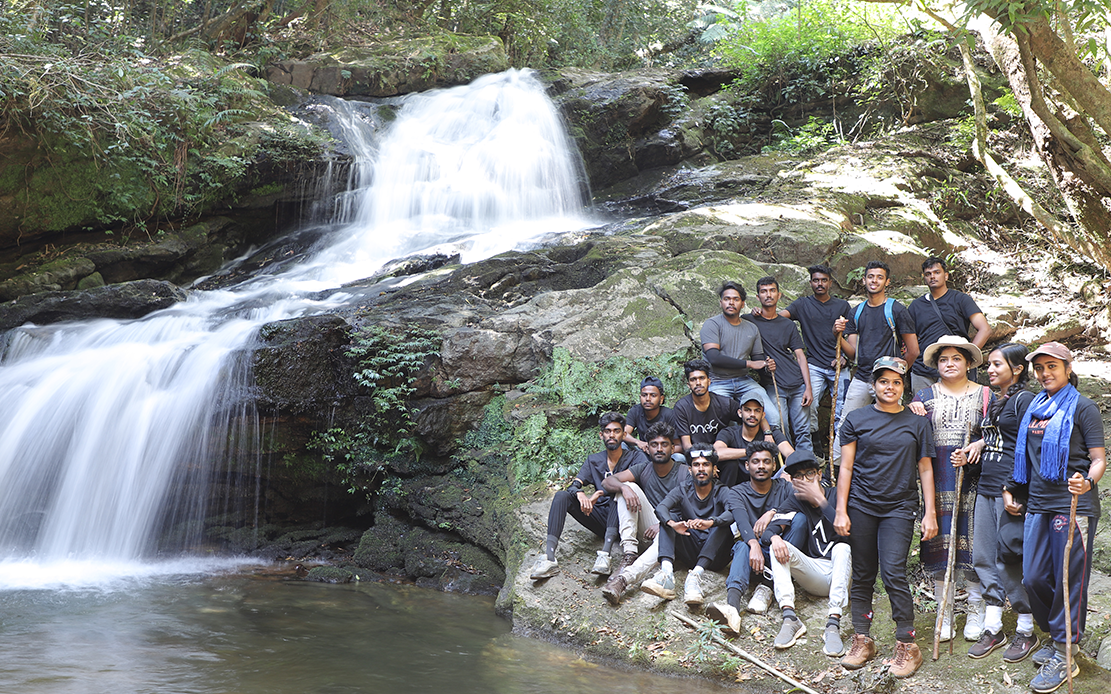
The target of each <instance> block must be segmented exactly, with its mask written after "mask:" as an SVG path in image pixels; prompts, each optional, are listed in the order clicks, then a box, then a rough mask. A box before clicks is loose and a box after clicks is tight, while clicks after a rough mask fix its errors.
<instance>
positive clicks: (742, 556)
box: [725, 513, 810, 593]
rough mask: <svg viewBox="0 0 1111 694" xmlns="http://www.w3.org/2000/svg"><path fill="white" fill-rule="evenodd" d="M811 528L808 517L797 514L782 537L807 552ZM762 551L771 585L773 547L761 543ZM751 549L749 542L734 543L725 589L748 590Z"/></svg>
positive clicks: (750, 571) (750, 573)
mask: <svg viewBox="0 0 1111 694" xmlns="http://www.w3.org/2000/svg"><path fill="white" fill-rule="evenodd" d="M809 532H810V528H809V527H808V526H807V523H806V516H804V515H803V514H801V513H796V514H795V517H794V519H793V520H792V521H791V527H790V528H789V529H788V530H787V532H785V533H783V535H782V537H783V540H784V541H785V542H787V543H788V544H792V545H794V546H795V547H798V548H799V549H802V550H805V549H806V545H807V542H808V541H809V537H808V534H809ZM760 549H762V550H763V551H764V576H763V578H764V579H766V582H767V583H768V584H769V585H771V582H772V578H771V576H772V574H771V568H769V567H770V566H771V562H772V561H773V559H772V556H771V546H770V545H765V544H764V543H760ZM750 551H751V548H750V547H749V546H748V543H747V542H743V541H741V540H738V541H737V542H734V543H733V561H731V562H730V563H729V577H728V578H727V579H725V587H726V589H729V588H736V589H737V590H739V591H741V593H744V592H745V591H747V590H748V584H749V581H750V579H751V577H752V567H751V566H749V564H748V555H749V552H750Z"/></svg>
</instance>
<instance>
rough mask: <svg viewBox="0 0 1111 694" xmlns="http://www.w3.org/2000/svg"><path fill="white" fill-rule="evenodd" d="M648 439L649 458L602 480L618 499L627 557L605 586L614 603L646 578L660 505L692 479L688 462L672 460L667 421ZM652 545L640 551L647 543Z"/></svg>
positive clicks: (652, 559)
mask: <svg viewBox="0 0 1111 694" xmlns="http://www.w3.org/2000/svg"><path fill="white" fill-rule="evenodd" d="M644 438H646V439H648V460H649V461H651V463H649V462H648V461H644V462H640V463H635V464H634V465H631V466H630V467H629V469H628V470H623V471H621V472H618V473H617V474H614V475H610V476H609V477H607V478H606V479H604V480H603V481H602V486H603V487H604V488H605V489H606V491H607V492H611V493H613V494H614V499H615V500H616V501H617V518H618V526H619V530H620V534H621V548H622V551H623V553H624V557H623V558H622V560H621V564H620V565H619V566H618V567H617V570H616V572H615V573H614V575H613V577H612V578H611V579H610V580H609V581H607V582H606V585H605V586H604V587H603V588H602V595H603V596H605V598H606V600H609V601H610V602H611V603H613V604H614V605H617V604H619V603H620V602H621V596H622V594H623V593H624V592H625V589H626V588H627V587H628V586H629V584H631V583H636V582H637V581H639V580H641V579H643V578H644V575H645V574H646V573H647V572H648V570H649V569H650V568H651V567H652V566H653V565H654V564H655V563H656V559H657V557H658V555H659V539H658V533H659V530H660V522H659V520H658V519H657V518H656V506H658V505H659V504H660V502H662V501H663V500H664V498H665V497H667V495H668V493H669V492H671V490H672V489H675V488H676V487H678V486H679V483H680V482H682V481H683V480H685V479H689V478H690V470H689V469H688V468H687V466H686V464H685V462H684V463H678V462H676V461H675V460H673V459H672V457H671V455H672V452H673V451H674V447H673V445H672V441H673V440H674V439H675V429H673V428H672V427H671V425H670V424H667V423H666V422H656V423H655V424H653V425H652V426H651V427H649V429H648V433H647V434H644ZM646 543H647V544H649V545H650V546H649V547H648V548H647V549H646V550H645V551H644V553H643V554H640V556H639V557H638V556H637V555H638V553H639V551H640V547H642V546H643V545H644V544H646Z"/></svg>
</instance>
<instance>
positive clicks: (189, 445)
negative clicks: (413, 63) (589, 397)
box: [0, 71, 587, 585]
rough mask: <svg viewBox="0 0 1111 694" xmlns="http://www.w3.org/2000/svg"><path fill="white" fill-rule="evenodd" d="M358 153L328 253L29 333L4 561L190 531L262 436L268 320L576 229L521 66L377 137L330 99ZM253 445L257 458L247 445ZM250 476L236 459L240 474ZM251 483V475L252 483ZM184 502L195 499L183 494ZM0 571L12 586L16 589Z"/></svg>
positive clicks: (559, 152)
mask: <svg viewBox="0 0 1111 694" xmlns="http://www.w3.org/2000/svg"><path fill="white" fill-rule="evenodd" d="M333 106H334V108H335V110H336V118H337V120H341V121H346V122H348V123H349V125H350V127H352V128H354V129H355V130H354V131H353V132H352V133H351V135H350V136H349V137H348V138H347V141H348V144H349V146H351V147H352V149H353V150H354V151H355V154H356V157H357V164H356V168H355V171H356V175H355V186H354V187H353V189H352V190H351V191H349V192H347V193H346V194H345V195H344V199H346V200H350V201H354V202H355V204H352V205H350V206H344V205H343V204H340V205H338V209H339V210H340V213H341V214H346V215H347V217H348V218H347V219H346V220H345V221H346V224H344V225H342V227H341V228H339V229H338V230H337V231H336V233H334V234H332V235H331V236H330V238H332V239H334V243H332V244H331V245H330V246H329V247H328V248H325V249H322V250H320V251H319V252H317V253H316V254H315V255H313V257H311V258H309V259H308V260H307V261H305V262H304V263H302V264H301V265H298V266H296V267H293V268H289V269H287V270H285V271H284V272H283V273H282V274H280V275H274V276H268V277H256V278H254V279H252V280H249V281H247V282H245V283H243V284H242V285H240V286H238V287H235V288H232V289H229V290H220V291H210V292H194V293H193V294H192V295H191V296H190V298H189V300H188V301H187V302H185V303H183V304H180V305H178V306H175V307H173V308H170V309H167V310H164V311H159V312H157V313H154V314H151V315H150V316H147V317H146V318H143V319H140V320H134V321H112V320H96V321H90V322H84V323H71V324H65V325H56V326H45V327H35V326H25V327H23V328H19V329H17V330H15V331H13V332H12V333H11V334H9V336H8V339H7V342H6V348H5V350H4V353H3V356H2V360H0V393H3V394H4V396H3V398H2V399H0V555H2V554H7V555H8V556H9V557H10V558H9V560H7V561H6V562H3V564H4V565H10V564H11V563H12V562H20V561H26V560H27V559H28V558H32V559H33V560H34V561H35V562H36V563H37V564H38V565H41V564H42V563H43V562H50V561H57V560H63V559H75V558H76V559H83V560H84V559H87V560H97V561H108V562H114V561H125V562H126V561H134V560H138V559H142V558H144V557H149V556H151V553H152V552H156V551H157V549H158V548H157V547H155V546H154V544H153V543H154V541H155V539H156V537H155V536H156V535H157V534H158V533H160V532H162V531H165V530H167V529H168V528H171V527H178V526H180V527H190V524H193V525H195V524H196V522H197V519H198V518H199V515H200V514H201V513H203V511H204V508H203V506H204V502H203V499H204V495H203V493H197V492H196V489H197V488H198V487H202V486H203V485H198V484H186V482H188V481H189V480H190V479H191V480H193V481H194V482H195V481H197V480H202V481H203V480H206V479H207V478H208V477H210V476H211V475H212V474H213V471H214V470H216V469H219V468H220V467H222V466H223V467H226V466H227V464H228V460H229V459H230V458H233V457H234V451H232V450H231V449H232V448H234V447H235V445H234V444H232V443H229V442H231V441H236V440H240V441H241V440H243V439H244V438H246V439H250V437H251V435H252V434H251V433H250V432H234V431H230V430H229V427H232V426H233V425H237V426H242V425H243V421H244V420H245V419H246V420H248V422H249V420H250V417H244V416H243V415H244V413H243V412H229V411H228V410H229V407H231V405H232V404H233V403H237V402H241V401H242V397H241V396H242V392H243V389H244V388H245V387H246V386H247V383H246V381H245V379H246V369H245V368H243V366H242V363H241V362H242V359H241V355H242V353H243V351H244V347H245V345H246V344H247V343H248V341H249V340H250V339H251V337H252V335H254V333H255V332H256V331H257V329H258V327H259V326H261V325H262V324H263V323H266V322H269V321H274V320H281V319H285V318H290V317H295V316H298V315H303V314H305V313H311V312H316V311H321V310H326V309H328V308H330V307H335V306H338V305H340V304H342V302H343V301H344V300H345V299H346V298H348V297H347V295H346V294H344V293H342V292H340V291H335V292H333V293H332V294H331V296H329V297H327V298H324V299H320V298H310V297H319V296H321V294H322V292H323V293H324V294H326V293H327V291H326V290H328V289H329V288H334V287H338V286H339V285H341V284H342V283H344V282H348V281H351V280H355V279H359V278H362V277H366V276H368V275H369V274H371V273H372V272H373V270H375V269H376V268H377V267H379V266H380V265H381V264H382V263H384V262H386V261H389V260H391V259H393V258H396V257H400V256H404V255H406V254H409V253H412V252H416V251H421V250H426V249H442V248H445V247H448V248H451V249H452V250H456V251H459V252H462V253H463V257H464V259H465V260H474V259H477V258H480V257H485V256H489V255H491V254H493V253H496V252H498V251H501V250H506V249H510V248H513V247H515V246H518V245H521V244H522V243H527V242H528V241H529V240H530V239H533V238H535V237H537V236H538V235H539V234H542V233H546V232H552V231H568V230H572V229H581V228H582V227H584V226H586V224H587V222H586V221H585V220H584V219H582V218H581V217H580V214H581V208H582V197H581V193H580V181H579V178H578V177H577V176H576V163H575V159H574V157H573V149H572V148H571V147H570V143H569V141H568V138H567V137H566V135H565V134H564V132H563V129H562V126H561V124H560V122H559V118H558V115H557V114H556V112H555V111H554V109H553V107H552V105H551V103H550V102H549V101H548V100H547V98H546V96H545V95H544V91H543V87H542V85H540V84H539V82H538V81H537V80H536V79H535V78H534V77H533V76H532V75H531V74H529V73H527V72H518V71H510V72H507V73H502V74H500V75H491V76H487V77H483V78H481V79H479V80H476V81H475V82H474V83H473V84H471V85H468V86H465V87H457V88H454V89H450V90H444V91H438V92H432V93H428V94H421V95H416V96H413V97H411V98H409V99H407V100H406V101H405V103H404V104H403V106H402V108H401V109H400V111H399V112H398V115H397V118H396V120H395V121H394V122H393V123H392V124H391V126H390V127H389V128H387V130H386V132H385V134H384V135H383V136H382V139H381V140H375V139H373V138H370V137H365V132H364V131H365V130H366V129H367V126H366V124H363V125H360V121H361V119H360V117H359V116H358V110H357V109H353V108H352V107H351V105H349V104H345V103H344V102H339V101H337V102H335V103H334V104H333ZM248 448H249V446H248ZM239 464H242V461H240V462H239ZM248 472H250V471H248ZM186 488H187V489H190V490H191V491H190V492H189V494H183V493H181V490H182V489H186ZM4 573H5V572H4V570H3V568H2V567H0V585H2V584H3V583H4V582H5V581H4V576H3V575H4Z"/></svg>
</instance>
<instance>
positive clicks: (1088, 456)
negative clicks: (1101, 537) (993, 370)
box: [1007, 342, 1107, 692]
mask: <svg viewBox="0 0 1111 694" xmlns="http://www.w3.org/2000/svg"><path fill="white" fill-rule="evenodd" d="M1026 359H1027V361H1030V362H1032V363H1033V365H1034V376H1035V377H1036V378H1037V379H1038V381H1039V382H1040V383H1041V384H1042V387H1043V388H1044V390H1043V391H1042V392H1041V393H1038V395H1037V396H1035V397H1034V401H1033V402H1031V403H1030V407H1029V408H1027V410H1026V413H1025V414H1024V415H1023V417H1022V423H1021V424H1020V425H1019V436H1018V440H1017V441H1016V444H1015V467H1014V470H1013V472H1012V475H1011V479H1010V480H1009V481H1008V483H1007V493H1008V494H1014V493H1016V492H1020V491H1021V490H1022V488H1023V487H1028V499H1029V500H1028V502H1027V515H1026V524H1025V528H1024V532H1023V561H1022V573H1023V579H1022V583H1023V585H1024V586H1025V587H1026V592H1027V594H1028V597H1029V600H1030V609H1031V612H1033V614H1034V621H1035V622H1036V623H1037V624H1038V626H1039V627H1040V628H1041V629H1042V630H1043V631H1046V632H1048V633H1049V635H1050V637H1051V641H1050V642H1049V643H1047V644H1046V646H1045V647H1043V648H1042V649H1041V650H1040V651H1038V652H1037V653H1035V654H1034V664H1035V665H1038V666H1039V667H1040V670H1039V671H1038V674H1037V675H1036V676H1035V677H1034V679H1033V680H1032V681H1031V682H1030V688H1031V689H1033V690H1034V691H1035V692H1052V691H1054V690H1055V689H1057V688H1058V687H1060V686H1061V685H1062V684H1064V683H1065V682H1066V681H1067V680H1068V677H1069V674H1070V673H1069V672H1068V666H1067V664H1066V663H1067V659H1066V651H1065V649H1066V648H1071V649H1072V652H1073V653H1074V654H1075V653H1077V652H1078V651H1079V647H1078V645H1077V644H1078V643H1079V642H1080V639H1081V637H1082V636H1083V634H1084V620H1085V616H1086V613H1087V611H1088V579H1089V577H1090V575H1091V570H1092V564H1091V556H1092V543H1093V540H1094V538H1095V534H1096V521H1097V520H1098V519H1099V512H1100V510H1099V496H1098V493H1097V491H1096V484H1097V483H1098V482H1099V479H1100V478H1101V477H1102V476H1103V472H1104V470H1105V469H1106V467H1107V460H1106V457H1105V455H1106V454H1105V443H1104V439H1103V420H1102V419H1101V417H1100V414H1099V408H1097V407H1096V405H1095V403H1093V402H1092V401H1091V400H1089V399H1088V398H1086V397H1084V396H1083V395H1081V394H1080V393H1079V392H1078V391H1077V390H1076V382H1077V381H1076V375H1075V374H1074V373H1073V372H1072V352H1070V351H1069V350H1068V348H1067V347H1065V346H1064V345H1062V344H1060V343H1058V342H1047V343H1046V344H1044V345H1042V346H1041V347H1039V348H1038V349H1036V350H1034V351H1033V352H1031V353H1030V354H1029V355H1028V356H1027V357H1026ZM1073 495H1075V496H1076V497H1077V506H1076V526H1075V528H1076V529H1075V535H1076V541H1075V542H1074V543H1073V546H1072V552H1071V554H1070V556H1069V602H1070V603H1071V604H1070V606H1069V608H1070V610H1069V611H1070V613H1071V621H1072V643H1071V644H1066V640H1067V639H1066V636H1065V620H1066V618H1067V617H1066V613H1065V606H1064V589H1063V585H1062V578H1063V574H1062V570H1061V569H1062V562H1063V560H1064V557H1065V543H1066V538H1067V537H1068V530H1069V507H1070V505H1071V500H1072V496H1073ZM1079 672H1080V667H1079V666H1078V665H1076V661H1075V660H1074V661H1073V671H1072V673H1071V674H1072V676H1076V675H1077V674H1079Z"/></svg>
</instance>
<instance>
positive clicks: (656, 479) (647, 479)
mask: <svg viewBox="0 0 1111 694" xmlns="http://www.w3.org/2000/svg"><path fill="white" fill-rule="evenodd" d="M629 472H631V473H633V481H634V482H636V483H637V486H639V487H640V489H641V491H643V492H644V496H645V498H647V499H648V503H650V504H651V505H652V508H656V507H657V506H659V505H660V502H661V501H663V500H664V498H666V497H667V495H668V493H669V492H670V491H671V490H672V489H675V487H677V486H679V483H680V482H682V481H683V480H685V479H689V478H690V476H691V471H690V468H689V467H687V466H686V465H684V464H683V463H675V462H673V463H672V464H671V471H670V472H668V473H667V475H666V476H664V477H660V476H659V475H657V474H656V469H655V466H654V465H653V464H652V461H651V460H645V461H643V462H638V463H633V464H632V465H630V466H629Z"/></svg>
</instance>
